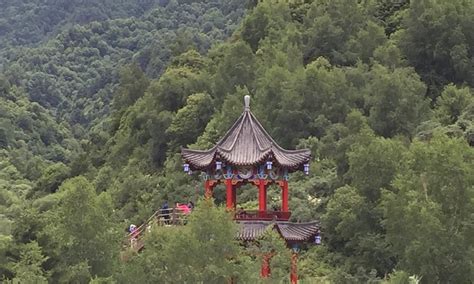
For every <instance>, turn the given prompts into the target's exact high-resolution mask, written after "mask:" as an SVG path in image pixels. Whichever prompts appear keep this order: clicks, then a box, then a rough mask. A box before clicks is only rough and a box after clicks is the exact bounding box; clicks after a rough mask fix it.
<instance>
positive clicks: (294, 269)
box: [290, 253, 298, 284]
mask: <svg viewBox="0 0 474 284" xmlns="http://www.w3.org/2000/svg"><path fill="white" fill-rule="evenodd" d="M290 283H291V284H297V283H298V254H296V253H293V254H292V255H291V268H290Z"/></svg>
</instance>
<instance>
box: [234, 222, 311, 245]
mask: <svg viewBox="0 0 474 284" xmlns="http://www.w3.org/2000/svg"><path fill="white" fill-rule="evenodd" d="M238 224H239V232H238V233H237V239H238V240H241V241H253V240H256V239H259V238H260V237H261V236H262V235H263V233H264V232H265V231H266V230H268V229H273V230H276V231H277V232H278V233H279V234H280V235H281V236H282V237H283V238H284V239H285V240H286V241H296V242H303V241H311V240H312V239H313V238H314V236H316V234H317V233H318V231H319V222H317V221H314V222H309V223H292V222H281V221H240V222H238Z"/></svg>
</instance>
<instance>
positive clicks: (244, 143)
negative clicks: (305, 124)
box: [181, 96, 311, 171]
mask: <svg viewBox="0 0 474 284" xmlns="http://www.w3.org/2000/svg"><path fill="white" fill-rule="evenodd" d="M181 155H182V156H183V159H184V160H185V161H186V162H187V163H189V164H190V166H191V167H192V168H193V169H195V170H196V169H197V170H203V169H206V168H208V167H209V166H210V165H212V164H213V163H214V162H215V161H216V160H220V161H223V162H226V163H228V164H231V165H235V166H250V165H257V164H260V163H262V162H263V161H272V162H277V163H278V164H279V165H280V166H282V167H286V168H288V170H290V171H294V170H296V169H297V168H299V167H300V166H302V165H303V164H304V163H308V162H309V160H310V158H311V152H310V150H309V149H301V150H285V149H283V148H282V147H280V146H279V145H278V144H277V143H276V142H275V140H273V138H272V137H271V136H270V135H269V134H268V133H267V131H266V130H265V129H264V128H263V126H262V125H261V124H260V122H259V121H258V120H257V118H256V117H255V116H254V115H253V114H252V112H251V111H250V96H245V109H244V112H243V113H242V115H240V117H239V119H237V121H236V122H235V123H234V125H232V127H231V128H230V129H229V130H228V131H227V133H226V134H225V135H224V137H222V138H221V139H220V140H219V142H217V144H216V145H215V146H214V147H212V148H211V149H209V150H204V151H203V150H192V149H182V150H181Z"/></svg>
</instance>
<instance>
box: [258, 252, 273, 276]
mask: <svg viewBox="0 0 474 284" xmlns="http://www.w3.org/2000/svg"><path fill="white" fill-rule="evenodd" d="M270 258H271V256H270V255H268V254H265V255H263V258H262V269H261V270H260V276H261V277H262V278H267V277H268V276H270Z"/></svg>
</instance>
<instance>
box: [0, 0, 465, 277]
mask: <svg viewBox="0 0 474 284" xmlns="http://www.w3.org/2000/svg"><path fill="white" fill-rule="evenodd" d="M88 2H89V1H88ZM90 2H91V3H94V4H93V5H87V7H88V9H92V10H94V12H90V13H89V12H87V13H85V14H86V15H89V16H90V18H88V17H85V16H84V17H82V16H78V15H82V14H80V13H81V12H79V11H77V10H75V9H72V10H67V11H73V10H75V11H74V12H64V13H63V14H62V15H63V16H61V17H60V19H59V18H58V19H57V20H56V24H55V23H54V21H53V22H51V23H49V24H48V28H44V31H45V32H43V33H42V36H41V37H40V39H38V40H34V39H32V40H31V42H28V43H24V42H21V41H15V40H14V39H19V38H20V36H19V34H27V33H22V32H21V31H13V30H9V29H7V31H9V32H8V33H5V32H4V31H5V28H2V29H0V31H2V32H1V35H2V36H5V38H11V39H10V40H9V42H11V43H8V44H6V45H4V47H2V54H4V56H3V59H2V60H3V61H2V65H3V69H2V73H3V74H2V75H1V78H0V99H1V100H2V103H1V104H0V105H1V107H0V110H1V112H0V149H1V152H0V153H1V162H0V213H1V214H2V215H0V216H1V219H0V222H1V224H2V225H1V226H0V233H1V234H0V256H1V257H0V273H1V274H2V276H3V277H4V278H5V281H10V280H11V281H17V282H20V283H23V282H26V283H28V282H53V283H56V282H59V283H62V282H78V283H87V282H97V283H109V282H110V283H128V282H131V281H136V282H139V283H171V282H173V283H174V282H176V283H190V282H193V281H195V282H206V283H222V282H223V281H226V279H229V277H236V279H238V281H239V280H240V281H242V283H254V282H256V281H259V279H258V271H257V270H258V266H259V261H260V259H257V258H255V257H252V256H251V255H252V254H251V251H252V249H253V248H248V247H241V246H238V245H237V244H236V243H235V242H233V241H231V240H232V238H233V234H234V233H235V231H234V229H235V228H234V225H233V223H232V222H231V221H230V219H229V218H228V216H227V214H226V213H224V212H223V211H222V210H220V209H216V208H212V207H211V206H209V203H206V202H203V203H201V204H200V206H198V208H197V209H196V214H195V215H193V216H192V217H191V220H190V222H189V226H185V228H181V229H179V228H178V229H170V230H169V231H167V233H166V234H160V232H152V233H151V234H150V235H149V236H148V238H147V239H146V249H145V250H144V251H143V252H142V253H140V254H131V255H128V257H127V261H120V258H119V253H120V251H121V239H122V237H123V235H124V228H125V227H126V226H127V225H128V224H130V223H135V224H140V223H141V222H143V220H146V218H148V217H149V216H150V215H151V214H152V213H153V212H154V211H155V210H156V209H158V208H159V207H160V206H161V204H162V203H163V202H164V201H165V200H168V201H170V202H186V201H188V200H189V199H193V200H195V199H196V198H197V197H198V196H200V195H202V186H201V183H202V181H201V180H200V178H199V176H197V175H190V176H189V175H184V174H183V173H182V164H181V158H180V156H179V149H180V147H181V146H189V147H193V148H196V149H205V148H208V147H210V146H211V145H212V144H213V143H215V142H216V141H217V140H218V139H219V138H220V137H221V136H222V135H223V134H224V132H225V131H226V130H227V129H228V128H229V127H230V126H231V125H232V123H233V122H234V120H235V119H236V118H237V117H238V116H239V115H240V113H241V112H242V108H243V102H242V100H243V96H244V95H247V94H249V95H250V96H251V97H252V100H251V109H252V112H253V113H254V114H255V115H256V117H258V119H259V120H260V122H261V123H262V124H263V126H264V127H265V128H266V129H267V130H268V131H269V132H270V134H271V135H272V137H274V138H275V140H276V141H277V142H278V143H279V144H280V145H282V146H283V147H285V148H290V149H291V148H295V147H296V148H309V149H311V151H312V156H313V161H312V163H311V174H310V175H309V176H303V175H301V174H293V175H292V176H291V179H290V208H291V210H292V212H293V214H292V218H293V221H308V220H314V219H319V220H320V221H321V225H322V236H323V245H321V246H310V247H308V248H305V249H304V250H302V252H301V254H300V260H299V271H298V273H299V278H300V279H302V281H307V282H308V283H414V282H413V281H415V279H420V278H421V280H420V282H421V283H471V282H472V281H474V265H473V262H472V260H473V259H474V247H473V244H474V223H473V216H474V148H473V146H474V95H473V88H474V81H473V78H474V59H473V53H474V29H473V28H472V27H473V26H474V16H473V15H474V2H472V1H468V0H452V1H437V0H416V1H403V0H400V1H389V0H368V1H344V0H334V1H326V0H304V1H303V0H302V1H298V0H294V1H276V0H263V1H248V2H247V3H243V1H231V0H227V1H226V0H219V1H218V0H214V1H211V0H209V1H190V0H188V1H184V0H183V1H173V0H171V1H158V2H157V5H155V6H153V5H152V4H150V6H149V7H150V9H149V10H146V9H145V7H141V8H140V9H138V10H134V9H130V7H131V6H128V5H132V6H133V3H135V2H134V1H128V2H127V4H126V5H125V2H126V1H123V3H122V2H118V4H113V3H112V2H110V3H109V2H108V1H92V0H90ZM140 2H141V1H137V2H136V3H140ZM12 3H13V2H12ZM12 3H10V4H9V5H13V6H14V5H15V4H12ZM20 3H22V2H18V4H17V5H16V6H15V7H25V6H22V5H27V4H20ZM25 3H26V2H25ZM28 3H29V2H28ZM103 3H105V4H103ZM147 3H148V2H147ZM2 5H3V4H2ZM28 5H34V4H28ZM28 5H27V6H28ZM38 5H39V4H38ZM41 5H43V6H41V7H46V10H48V9H49V10H53V9H55V8H54V7H56V6H55V5H60V4H59V3H57V4H55V3H49V2H48V1H46V2H44V1H43V2H41ZM102 5H103V6H102ZM107 5H117V6H114V9H113V10H112V11H117V12H110V13H109V12H100V11H105V10H107V11H109V10H108V9H105V7H108V6H107ZM121 5H124V6H123V7H121ZM99 6H100V7H101V8H100V9H95V8H94V7H99ZM9 7H10V6H9ZM28 7H29V6H28ZM38 7H39V6H38ZM80 7H82V6H80ZM133 7H135V6H133ZM152 7H153V8H152ZM33 11H44V9H43V8H38V9H33ZM61 11H62V10H61ZM65 11H66V10H65ZM76 12H77V13H76ZM100 13H103V15H104V16H103V18H96V17H95V16H94V15H98V14H100ZM123 13H125V14H123ZM101 15H102V14H101ZM9 17H13V16H12V15H11V14H8V16H2V17H1V20H0V21H2V25H0V27H4V26H5V24H4V22H5V21H6V22H8V24H10V21H9V20H8V19H9ZM17 17H20V18H21V17H23V15H20V14H18V15H17ZM58 17H59V16H58ZM241 17H243V19H242V20H241ZM32 19H35V18H34V17H33V18H32ZM81 19H82V20H84V19H90V20H91V22H89V20H85V24H83V23H84V22H83V21H82V20H81ZM76 23H78V24H76ZM25 25H27V26H28V24H27V23H25ZM12 27H13V26H12ZM18 28H19V27H18ZM55 31H57V32H55ZM227 37H228V38H227ZM39 42H41V43H39ZM35 44H36V46H35ZM256 195H257V192H256V190H252V189H250V188H249V190H244V191H242V192H241V193H239V196H238V200H239V203H240V204H242V206H243V207H244V208H249V209H252V208H255V207H256V206H257V204H256ZM268 199H269V203H270V204H269V206H270V207H271V206H272V204H278V202H279V195H278V192H277V190H276V189H273V190H270V192H269V197H268ZM214 201H215V203H216V204H221V203H222V202H223V201H224V192H223V190H220V189H219V188H218V189H217V190H216V196H215V200H214ZM193 214H194V213H193ZM210 236H211V237H210ZM262 247H263V248H266V249H272V250H276V251H279V252H281V253H280V254H279V255H280V257H276V258H275V259H274V261H273V264H272V266H273V267H274V270H272V271H273V272H272V276H271V277H272V278H271V280H273V281H282V279H286V277H287V275H288V274H287V273H286V272H285V271H287V270H288V269H289V267H287V266H285V263H288V262H287V261H285V260H284V258H285V257H287V255H285V251H286V250H285V248H284V247H283V246H282V244H281V242H279V241H278V240H277V239H275V236H272V235H271V234H269V235H268V236H267V237H266V239H265V240H262ZM183 256H184V257H183ZM410 276H411V277H410ZM255 277H257V278H255Z"/></svg>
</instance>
